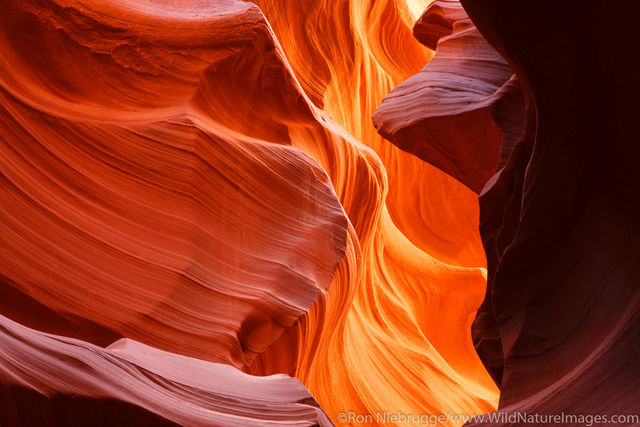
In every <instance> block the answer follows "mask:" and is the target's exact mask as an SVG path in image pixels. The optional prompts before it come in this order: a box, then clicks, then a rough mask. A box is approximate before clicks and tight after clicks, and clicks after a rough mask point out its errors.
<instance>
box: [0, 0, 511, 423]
mask: <svg viewBox="0 0 640 427" xmlns="http://www.w3.org/2000/svg"><path fill="white" fill-rule="evenodd" d="M425 3H426V2H424V1H417V0H416V1H411V2H407V3H405V2H397V1H392V0H386V1H373V0H370V1H369V0H368V1H360V0H358V1H355V0H354V1H346V0H341V1H322V0H308V1H304V2H302V1H301V2H299V4H296V5H295V7H293V6H292V5H291V3H290V2H288V1H284V0H281V1H271V0H264V1H258V2H257V6H256V5H253V4H251V3H245V2H241V1H239V0H216V1H206V2H205V1H196V0H193V1H170V0H163V1H151V0H148V1H147V0H135V1H123V0H37V1H36V0H26V1H25V0H9V1H5V2H3V3H2V5H0V30H1V31H0V45H1V46H2V49H0V64H1V65H0V87H1V88H2V89H1V90H0V106H1V108H0V118H1V119H2V122H1V126H0V135H1V138H0V141H2V145H1V146H0V147H1V149H0V153H2V155H1V156H0V165H1V167H0V171H1V172H2V192H1V193H0V194H1V196H0V197H2V200H1V202H0V207H1V208H0V219H1V220H0V227H2V229H1V230H0V236H1V237H0V239H1V243H2V245H1V246H0V247H1V248H2V249H0V251H1V252H0V274H1V277H2V288H1V289H2V296H3V298H2V299H0V300H1V301H2V302H0V309H1V310H2V314H4V315H7V316H9V317H10V318H11V319H13V320H14V321H17V322H19V323H20V324H22V325H24V326H27V327H31V328H36V329H38V330H40V331H42V332H34V331H31V330H29V329H26V328H24V327H23V326H19V325H15V324H14V323H12V322H10V321H8V320H7V321H4V320H3V322H4V323H3V324H6V326H5V327H4V328H5V329H4V330H5V331H12V332H6V334H5V335H10V336H11V339H10V340H9V338H7V343H10V342H11V343H13V342H14V341H15V340H17V342H19V343H21V344H20V345H19V346H18V347H7V350H6V351H5V350H3V351H4V352H3V353H0V354H2V355H3V357H5V358H8V359H14V358H15V357H16V355H18V354H21V353H23V354H25V355H28V354H32V355H33V358H32V359H29V358H25V359H24V361H23V363H24V366H22V365H16V364H15V363H13V364H7V365H6V366H7V368H6V369H5V370H3V379H4V380H3V383H4V384H5V385H7V387H8V388H9V391H7V392H6V393H5V395H4V396H5V397H4V398H3V399H4V402H17V403H15V404H16V405H18V404H24V402H25V401H24V400H21V399H27V402H40V403H37V404H38V405H43V406H46V407H47V409H46V410H45V409H43V414H45V413H46V416H47V417H49V414H51V413H52V412H53V414H54V415H51V417H54V418H55V417H64V416H66V415H56V414H60V411H62V412H64V413H65V414H66V413H68V412H66V411H71V412H76V411H78V412H91V411H93V409H91V408H98V409H97V410H99V411H106V409H104V408H105V406H102V405H105V404H106V405H107V406H106V407H107V408H114V407H115V408H118V410H117V411H111V409H109V411H110V412H115V413H120V411H123V412H122V413H125V414H132V415H131V417H134V419H138V418H137V417H140V418H139V419H140V420H149V421H148V422H158V423H159V422H160V421H162V419H164V420H171V421H174V422H178V423H183V424H189V423H191V421H190V420H187V419H186V418H185V417H189V416H191V415H189V414H192V416H193V417H194V419H193V423H196V422H199V421H200V420H202V421H203V422H204V421H207V420H208V422H213V423H221V424H222V422H223V421H224V420H228V419H229V417H232V416H234V414H235V411H236V410H241V409H236V407H235V406H234V405H232V404H230V406H229V407H228V408H226V409H225V408H223V407H222V405H221V406H217V408H218V409H216V411H218V412H219V413H218V414H215V415H211V416H212V417H214V416H215V417H219V418H197V417H198V416H200V415H198V414H201V413H204V412H206V411H205V410H206V409H208V408H209V409H210V405H211V404H212V403H211V400H215V399H217V398H216V397H214V396H215V395H216V393H221V394H225V391H224V388H225V387H231V389H230V390H237V389H236V388H235V387H240V386H242V387H240V388H241V389H242V390H245V391H246V392H247V394H250V392H253V390H246V389H247V388H251V387H250V386H248V385H247V386H245V385H244V384H249V383H251V384H253V383H252V382H255V384H258V383H259V384H263V385H264V387H265V388H264V389H263V388H260V387H262V385H260V386H258V385H256V390H255V392H256V394H251V396H256V395H257V394H259V393H266V394H269V396H270V397H269V399H268V402H266V403H264V405H262V404H260V405H258V404H256V405H253V404H252V403H251V402H253V401H252V400H251V399H252V397H249V398H247V399H248V400H247V402H243V404H242V405H241V406H242V408H244V409H243V410H245V411H247V412H243V415H242V416H243V417H245V418H243V420H242V422H244V421H245V420H261V421H260V422H262V421H264V422H265V423H266V422H267V421H270V422H274V423H278V422H283V421H285V419H286V420H288V421H290V422H293V423H298V424H303V425H304V424H305V423H314V422H318V423H321V422H322V420H323V419H324V418H323V415H322V413H321V412H320V411H318V410H317V409H316V408H314V407H313V405H308V404H304V403H296V402H299V401H300V400H304V399H307V398H309V395H308V394H306V392H304V390H301V387H300V385H299V383H297V382H296V381H295V380H292V379H289V378H286V376H279V377H277V378H271V377H270V378H267V379H265V380H264V381H263V380H258V379H255V378H253V377H247V376H245V375H244V374H241V373H239V372H238V371H237V370H235V369H239V370H243V371H245V372H246V373H248V374H253V375H270V374H274V373H281V372H282V373H286V374H289V375H291V376H296V377H297V378H299V379H300V380H301V381H302V383H303V384H304V385H305V386H306V387H307V388H308V389H309V390H310V391H311V393H312V394H313V396H314V397H315V398H316V399H317V401H318V402H319V403H320V405H321V407H322V408H323V409H324V411H326V413H327V414H328V415H329V417H330V418H332V419H333V420H334V421H337V420H338V417H337V414H338V413H339V412H342V411H348V410H353V411H356V412H360V413H375V412H376V411H390V412H398V411H402V412H407V413H425V412H426V413H443V412H444V413H446V412H449V411H451V412H463V413H476V412H483V411H488V410H492V409H494V408H495V405H496V404H497V398H498V395H497V389H496V387H495V385H494V384H493V381H492V380H491V378H490V377H489V375H488V374H487V372H486V371H485V370H484V368H483V366H482V363H481V362H480V360H479V358H478V357H477V355H476V353H475V351H474V347H473V343H472V340H471V334H470V326H471V322H472V319H473V317H474V316H475V312H476V310H477V308H478V306H479V305H480V303H481V301H482V297H483V295H484V292H485V280H486V270H485V268H484V267H485V257H484V253H483V248H482V246H481V243H480V239H479V235H478V231H477V228H478V206H477V200H476V195H475V194H474V193H473V192H472V191H470V190H469V189H468V188H465V186H464V185H462V184H461V183H459V182H458V181H457V180H456V179H454V178H452V177H451V176H448V175H447V174H445V173H443V172H442V171H440V170H439V169H437V168H435V167H433V166H431V165H429V164H427V163H425V162H423V161H422V160H420V159H418V158H416V157H415V156H413V155H411V154H409V153H406V152H403V151H401V150H399V149H398V148H397V147H395V146H394V145H392V144H391V143H389V142H387V141H385V140H383V139H382V138H381V137H380V136H379V135H378V134H377V132H376V130H375V128H374V127H373V125H372V123H371V120H370V117H371V115H372V114H373V113H374V111H375V109H376V108H377V107H378V105H379V104H380V102H381V101H382V98H383V97H384V96H385V95H386V94H387V93H388V92H389V91H390V90H391V89H392V88H393V87H394V86H396V85H398V84H400V83H401V82H402V81H404V80H406V79H407V78H409V77H410V76H411V75H412V74H414V73H416V72H418V71H419V70H420V68H421V67H422V66H424V64H425V63H426V62H427V61H428V60H429V59H430V57H431V53H430V51H429V50H428V49H426V48H424V47H423V46H421V45H420V44H419V43H418V42H417V41H416V40H415V39H414V38H413V35H412V33H411V26H412V25H413V22H414V20H415V19H416V18H417V14H418V13H419V11H420V10H421V9H422V8H423V7H424V6H426V4H425ZM263 13H264V15H263ZM336 17H340V18H339V19H336ZM267 19H268V20H267ZM328 35H331V36H330V37H328ZM5 296H6V298H5ZM48 333H55V334H58V335H63V336H66V337H69V338H54V337H52V336H51V335H48ZM123 337H125V338H127V339H132V340H135V341H139V342H140V343H142V344H138V343H135V342H134V341H118V344H116V345H114V346H111V347H109V348H107V349H101V347H106V346H108V345H109V344H110V343H112V342H114V341H116V340H119V339H120V338H123ZM11 340H13V341H11ZM52 340H53V342H52ZM58 343H60V344H58ZM90 343H91V344H90ZM123 343H125V344H123ZM7 345H8V346H9V344H7ZM11 345H14V344H11ZM15 345H18V344H15ZM96 346H100V347H96ZM146 346H150V347H146ZM13 348H17V350H16V352H15V353H11V352H12V351H14V350H10V349H13ZM43 352H44V353H46V354H49V355H51V354H54V355H55V357H56V358H57V359H60V360H61V362H60V364H57V362H56V365H55V366H54V367H53V368H51V369H55V372H58V373H57V374H56V375H57V376H59V377H60V378H61V380H64V383H65V384H64V385H62V384H60V382H57V381H50V378H44V377H50V375H51V373H52V371H51V370H48V371H47V370H44V371H43V370H42V369H43V368H42V366H41V365H40V364H41V363H43V362H42V358H41V356H39V355H41V354H42V353H43ZM165 352H169V353H165ZM194 358H196V359H201V361H197V360H196V359H194ZM211 362H216V363H222V364H227V365H231V366H230V367H225V368H223V367H221V366H220V365H215V364H211ZM83 364H88V365H90V366H91V367H92V368H91V373H92V375H94V376H95V377H94V378H98V379H99V380H96V381H97V382H98V383H102V385H95V384H93V383H92V384H93V385H92V386H91V387H89V386H88V385H87V383H86V381H88V379H87V375H89V374H88V373H87V371H86V370H85V369H84V368H82V369H78V368H77V365H80V366H83ZM183 364H184V365H185V366H187V367H185V371H186V372H187V371H188V372H189V374H188V375H187V374H186V373H185V374H184V375H185V376H187V377H188V378H185V377H181V378H175V377H174V376H173V375H177V374H176V373H175V372H173V371H172V370H171V369H170V368H168V367H167V366H169V365H170V366H182V365H183ZM194 366H197V368H196V367H194ZM74 367H76V369H73V368H74ZM47 369H49V368H47ZM140 369H144V370H145V371H151V372H152V373H153V376H152V379H149V378H148V376H149V374H145V375H147V377H146V378H141V377H140V376H139V374H138V373H137V372H139V370H140ZM209 369H210V370H211V372H218V371H220V372H228V378H229V380H228V381H224V382H221V384H220V387H219V388H216V387H217V386H216V387H213V385H211V384H209V382H207V383H206V384H203V383H202V382H201V381H200V375H201V374H202V375H205V374H204V373H203V371H205V370H207V371H208V370H209ZM30 372H35V373H33V374H30ZM38 375H39V376H38ZM209 375H210V374H209ZM220 375H223V374H222V373H221V374H220ZM225 375H226V374H225ZM29 378H32V379H33V378H35V379H33V381H32V380H30V379H29ZM109 378H121V379H122V380H121V381H119V382H118V384H120V385H121V387H122V384H125V385H126V386H125V387H122V388H125V389H126V390H113V387H112V385H113V384H114V382H113V380H108V379H109ZM207 378H209V377H208V376H207ZM235 378H237V381H236V379H235ZM102 379H104V382H103V381H102ZM36 380H37V381H36ZM176 383H179V384H180V386H179V387H178V386H176V385H175V384H176ZM129 386H130V387H129ZM7 387H5V389H6V388H7ZM16 387H18V389H16ZM185 387H186V388H188V390H189V392H188V393H187V392H185V391H184V388H185ZM270 387H273V389H275V388H278V390H279V391H278V393H275V392H272V391H270V390H273V389H270ZM176 389H179V390H176ZM15 390H19V391H17V392H16V391H15ZM242 390H240V391H242ZM15 393H18V394H20V396H22V397H19V398H17V397H12V396H15ZM158 393H161V394H162V395H163V396H164V397H163V399H162V400H161V401H158V402H152V400H154V396H156V395H157V394H158ZM270 393H272V394H270ZM60 394H61V395H62V396H67V395H71V396H73V395H74V394H76V395H78V396H82V398H71V399H68V398H66V397H63V398H61V400H56V399H57V398H56V397H52V396H56V395H60ZM227 395H231V396H236V394H234V393H231V391H229V393H227ZM24 396H27V397H24ZM43 396H44V397H48V398H49V400H48V401H46V400H43V399H44V398H43ZM12 399H13V400H12ZM69 400H70V401H69ZM105 400H106V401H108V402H107V403H103V402H104V401H105ZM20 402H22V403H20ZM305 402H307V403H309V402H311V400H309V401H307V400H305ZM245 403H246V404H245ZM6 404H7V405H9V404H10V403H6ZM29 404H31V403H29ZM34 404H35V403H34ZM11 405H13V403H11ZM169 406H171V407H169ZM51 408H52V409H51ZM202 408H204V409H202ZM247 408H252V409H253V410H247ZM274 408H276V409H274ZM201 409H202V411H201ZM20 412H22V411H17V412H16V413H18V414H19V413H20ZM43 416H45V415H43ZM202 416H204V415H202ZM154 417H155V418H154ZM46 419H50V418H46ZM55 419H56V420H64V419H65V418H55ZM12 422H13V421H12ZM145 422H147V421H145ZM167 422H168V421H167ZM225 422H226V421H225ZM247 422H249V421H247ZM256 422H258V421H256ZM118 423H119V419H114V420H113V421H112V422H111V424H118Z"/></svg>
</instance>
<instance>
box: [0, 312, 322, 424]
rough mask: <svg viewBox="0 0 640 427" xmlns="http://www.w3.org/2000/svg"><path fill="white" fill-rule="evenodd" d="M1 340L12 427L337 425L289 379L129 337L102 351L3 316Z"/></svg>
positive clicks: (5, 418) (4, 414)
mask: <svg viewBox="0 0 640 427" xmlns="http://www.w3.org/2000/svg"><path fill="white" fill-rule="evenodd" d="M0 343H1V348H2V350H1V351H0V361H1V362H2V363H0V380H1V381H2V404H1V406H0V407H1V408H2V411H0V421H2V425H6V426H10V425H34V426H35V425H105V424H106V425H131V426H134V425H179V424H180V425H193V426H211V425H216V426H237V425H246V426H267V425H284V424H286V425H291V423H297V424H298V425H319V426H329V425H332V424H331V422H330V421H329V419H328V418H327V416H326V415H325V414H324V412H322V410H320V409H319V408H318V407H317V404H316V403H315V401H314V400H313V398H312V397H311V395H310V394H309V392H308V391H307V390H306V389H305V388H304V386H303V385H302V384H301V383H300V382H299V381H298V380H296V379H293V378H290V377H287V376H286V375H274V376H272V377H255V376H251V375H247V374H244V373H242V372H240V371H238V370H237V369H235V368H233V367H231V366H227V365H222V364H217V363H210V362H205V361H202V360H198V359H193V358H190V357H185V356H180V355H176V354H173V353H167V352H164V351H160V350H157V349H155V348H153V347H149V346H146V345H144V344H140V343H138V342H135V341H130V340H128V339H121V340H119V341H117V342H115V343H114V344H112V345H111V346H109V347H108V348H106V349H104V348H101V347H97V346H95V345H92V344H89V343H87V342H85V341H79V340H75V339H72V338H66V337H61V336H56V335H49V334H44V333H42V332H37V331H34V330H32V329H28V328H26V327H24V326H22V325H19V324H17V323H15V322H12V321H11V320H9V319H7V318H5V317H0ZM123 385H126V387H123ZM185 402H189V404H188V405H186V404H185Z"/></svg>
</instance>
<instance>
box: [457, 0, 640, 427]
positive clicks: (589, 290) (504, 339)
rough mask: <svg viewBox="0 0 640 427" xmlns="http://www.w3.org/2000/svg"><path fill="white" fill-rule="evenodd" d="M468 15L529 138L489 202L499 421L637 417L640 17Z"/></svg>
mask: <svg viewBox="0 0 640 427" xmlns="http://www.w3.org/2000/svg"><path fill="white" fill-rule="evenodd" d="M462 3H463V5H464V6H465V9H466V10H467V11H468V12H469V15H470V16H471V17H472V19H473V20H474V22H475V23H476V25H477V26H478V28H479V29H480V31H481V32H482V33H483V34H484V35H485V37H487V40H489V41H490V42H491V43H492V45H493V46H495V47H496V49H498V50H499V51H500V52H502V53H503V55H504V56H505V57H506V58H508V59H509V61H510V62H511V63H512V64H513V68H514V69H515V70H516V73H517V76H518V80H519V81H520V82H521V83H522V85H523V87H524V89H525V94H526V98H527V110H528V114H527V126H526V133H525V136H524V138H523V139H522V141H520V142H519V143H518V144H517V145H516V147H515V149H514V151H513V153H512V155H511V157H510V159H509V161H508V163H507V165H506V166H505V168H504V169H503V170H502V172H501V173H500V174H499V175H497V176H496V177H494V179H492V181H491V183H490V184H488V185H487V187H486V188H485V190H484V192H483V194H482V195H481V205H482V207H481V214H482V234H483V240H485V245H486V247H487V256H488V258H489V259H490V260H489V292H488V299H487V300H485V306H486V307H487V308H488V310H487V311H485V312H484V313H481V314H482V315H479V317H478V320H477V322H476V325H475V326H476V337H477V339H478V343H479V346H480V348H481V349H482V350H484V351H486V353H487V354H493V355H496V352H495V344H496V340H497V342H498V345H499V346H500V352H502V353H503V357H502V363H501V364H499V365H498V364H495V363H493V362H495V360H496V359H495V358H494V359H493V361H492V362H491V364H493V367H494V372H496V373H497V374H499V376H501V396H500V410H501V411H504V412H512V411H526V412H529V413H535V412H538V413H543V414H549V413H550V414H558V413H561V412H565V413H567V414H601V415H607V414H608V415H612V414H629V413H630V412H631V413H636V414H637V409H638V408H637V401H638V395H639V393H638V390H639V389H640V388H639V386H640V384H639V381H638V378H640V377H639V376H638V374H639V373H640V363H638V360H639V359H638V356H639V351H640V342H639V340H640V334H639V333H638V332H639V325H640V318H639V316H640V306H639V305H638V302H639V298H640V293H639V291H638V282H639V279H640V268H639V265H638V261H637V260H638V254H639V253H640V245H639V243H638V242H640V238H639V237H640V227H639V225H638V221H637V218H638V216H639V214H640V205H639V204H638V201H637V194H638V190H639V189H640V172H639V171H638V168H637V165H636V164H635V163H636V162H635V160H634V159H637V158H638V155H639V154H640V148H639V147H638V144H637V115H638V113H639V112H640V111H639V110H640V109H639V107H638V103H637V100H638V98H639V97H640V83H639V81H638V79H637V77H636V74H637V68H636V64H635V62H636V61H635V58H632V56H630V55H629V53H630V49H631V46H634V45H635V44H637V42H639V41H640V37H639V36H638V32H637V30H636V29H635V25H636V24H635V23H637V21H638V19H640V5H639V4H638V3H637V2H634V1H621V2H617V3H616V5H615V8H609V7H603V4H602V3H601V2H596V1H585V2H579V3H578V2H553V3H552V2H542V3H541V2H533V1H522V2H518V3H517V4H516V3H515V2H511V1H506V0H505V1H502V0H498V1H493V2H484V1H479V0H462ZM550 11H552V13H550ZM515 22H517V23H518V25H517V26H515V25H514V23H515ZM541 28H544V34H545V36H544V37H538V36H537V35H535V34H534V32H536V31H538V30H539V29H541ZM491 259H493V260H494V261H491ZM636 423H637V421H636ZM627 424H632V423H627Z"/></svg>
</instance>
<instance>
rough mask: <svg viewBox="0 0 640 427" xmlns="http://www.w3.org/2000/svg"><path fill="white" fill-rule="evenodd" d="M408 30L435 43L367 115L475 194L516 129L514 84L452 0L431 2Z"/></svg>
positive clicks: (519, 111)
mask: <svg viewBox="0 0 640 427" xmlns="http://www.w3.org/2000/svg"><path fill="white" fill-rule="evenodd" d="M413 32H414V35H415V37H416V38H417V39H418V40H419V41H420V42H421V43H423V44H424V45H425V46H427V47H429V48H431V49H434V50H435V57H434V58H433V60H431V61H430V62H429V63H428V64H427V65H426V66H425V67H424V68H423V69H422V70H421V71H420V72H419V73H418V74H416V75H415V76H413V77H411V78H410V79H408V80H407V81H406V82H404V83H402V84H401V85H399V86H398V87H396V88H395V89H394V90H393V91H392V92H391V93H390V94H389V95H388V96H387V97H386V98H385V99H384V100H383V102H382V104H381V105H380V107H379V108H378V109H377V110H376V112H375V114H374V115H373V122H374V124H375V126H376V128H377V129H378V132H380V134H381V135H383V136H384V137H385V138H386V139H388V140H389V141H391V142H393V143H394V144H395V145H397V146H398V147H400V148H402V149H403V150H405V151H407V152H409V153H412V154H414V155H416V156H418V157H419V158H421V159H423V160H424V161H426V162H428V163H430V164H432V165H434V166H437V167H438V168H440V169H442V170H443V171H444V172H446V173H448V174H449V175H451V176H453V177H454V178H456V179H458V180H459V181H460V182H462V183H463V184H465V185H466V186H467V187H469V188H470V189H471V190H473V191H475V192H476V193H480V191H481V190H482V188H483V187H484V184H485V183H486V182H487V181H488V180H489V178H491V177H492V176H493V175H494V174H495V173H496V169H499V168H501V167H502V166H503V165H504V163H505V162H506V159H507V158H508V155H509V153H510V152H511V150H512V149H513V145H514V144H515V142H516V140H517V139H518V138H519V137H520V136H521V135H522V133H523V126H522V124H523V121H524V109H523V105H524V103H523V100H522V91H521V89H520V85H519V83H518V80H517V78H516V77H515V76H514V74H513V71H512V70H511V67H509V65H508V64H507V62H506V61H505V60H504V59H503V58H502V56H500V54H499V53H498V52H496V51H495V50H494V49H493V48H492V47H491V46H490V45H489V43H487V42H486V41H485V40H484V38H483V37H482V36H481V35H480V33H479V32H478V30H477V29H476V27H475V26H474V25H473V23H472V22H471V20H470V19H469V17H468V16H467V15H466V13H465V11H464V9H463V8H462V5H460V3H459V2H458V1H457V0H455V1H449V0H439V1H436V2H434V3H432V4H431V5H430V6H429V7H428V8H427V9H426V10H425V12H424V13H423V14H422V16H421V17H420V19H419V20H418V21H417V22H416V24H415V27H414V29H413Z"/></svg>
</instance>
